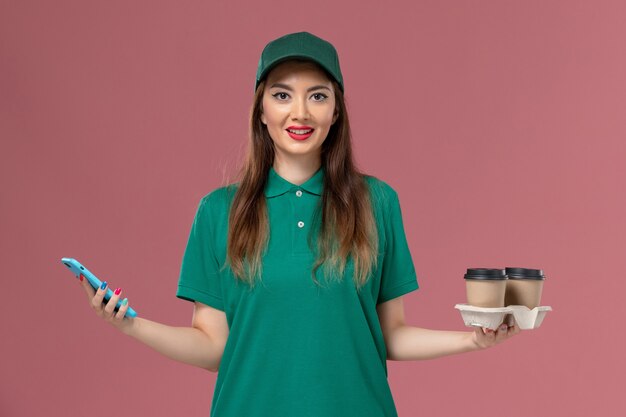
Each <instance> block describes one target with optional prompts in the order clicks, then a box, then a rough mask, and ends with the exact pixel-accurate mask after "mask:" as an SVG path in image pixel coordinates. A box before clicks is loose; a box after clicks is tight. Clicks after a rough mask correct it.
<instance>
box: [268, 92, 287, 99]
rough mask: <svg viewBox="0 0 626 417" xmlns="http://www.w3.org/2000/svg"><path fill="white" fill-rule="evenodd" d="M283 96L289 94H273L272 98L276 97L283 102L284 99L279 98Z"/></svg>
mask: <svg viewBox="0 0 626 417" xmlns="http://www.w3.org/2000/svg"><path fill="white" fill-rule="evenodd" d="M283 95H285V96H288V95H289V94H287V93H275V94H272V97H276V98H277V99H279V100H282V99H280V98H278V96H283Z"/></svg>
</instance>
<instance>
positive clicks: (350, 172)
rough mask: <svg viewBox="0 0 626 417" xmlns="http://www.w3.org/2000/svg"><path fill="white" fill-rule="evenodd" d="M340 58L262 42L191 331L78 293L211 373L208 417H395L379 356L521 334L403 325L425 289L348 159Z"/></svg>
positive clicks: (199, 246) (182, 286) (151, 342)
mask: <svg viewBox="0 0 626 417" xmlns="http://www.w3.org/2000/svg"><path fill="white" fill-rule="evenodd" d="M343 93H344V83H343V77H342V75H341V70H340V67H339V60H338V57H337V53H336V51H335V48H334V47H333V46H332V45H331V44H330V43H328V42H327V41H325V40H323V39H320V38H318V37H316V36H314V35H312V34H310V33H308V32H298V33H293V34H289V35H285V36H283V37H281V38H278V39H275V40H274V41H272V42H270V43H269V44H268V45H267V46H266V47H265V49H264V50H263V53H262V55H261V59H260V61H259V67H258V70H257V80H256V85H255V96H254V104H253V107H252V112H251V118H250V138H249V140H250V142H249V148H248V154H247V157H246V160H245V163H244V164H243V167H242V169H241V171H240V173H239V181H237V182H236V183H232V184H227V185H225V186H222V187H219V188H217V189H215V190H213V191H211V192H210V193H209V194H207V195H205V196H204V197H203V198H202V199H201V201H200V203H199V206H198V210H197V212H196V216H195V219H194V222H193V225H192V228H191V233H190V235H189V240H188V243H187V247H186V251H185V254H184V257H183V262H182V267H181V273H180V277H179V282H178V290H177V293H176V295H177V297H179V298H181V299H184V300H189V301H193V302H194V305H195V310H194V314H193V319H192V326H191V327H171V326H167V325H164V324H160V323H157V322H154V321H150V320H147V319H145V318H142V317H137V318H134V319H129V318H123V316H124V313H125V311H126V310H127V304H126V305H125V306H123V307H122V308H121V309H120V310H119V312H118V313H115V314H114V311H113V307H114V305H115V304H116V303H117V300H118V299H119V297H120V292H121V290H120V289H119V288H118V290H116V295H115V296H114V297H112V298H111V300H110V301H109V302H108V303H107V304H106V305H105V304H103V302H102V300H103V295H104V292H105V288H106V287H105V288H101V289H99V290H98V291H97V292H94V291H93V289H92V288H91V287H90V286H89V285H88V284H86V281H82V282H83V284H82V285H83V287H84V289H85V291H86V293H87V295H88V298H89V301H90V303H91V306H92V307H93V308H94V310H95V311H96V313H97V314H98V315H99V316H100V317H102V318H103V319H105V320H106V321H107V322H109V323H110V324H112V325H113V326H115V327H116V328H118V329H120V330H121V331H122V332H123V333H125V334H127V335H130V336H132V337H134V338H136V339H137V340H139V341H141V342H143V343H145V344H146V345H148V346H150V347H152V348H153V349H155V350H156V351H158V352H160V353H162V354H163V355H165V356H168V357H170V358H172V359H174V360H177V361H180V362H184V363H188V364H191V365H195V366H199V367H201V368H204V369H207V370H210V371H213V372H218V377H217V382H216V386H215V392H214V396H213V403H212V407H211V416H214V417H241V416H268V417H270V416H271V417H276V416H285V417H287V416H288V417H294V416H298V417H302V416H315V417H331V416H359V417H366V416H372V417H373V416H376V417H380V416H397V412H396V408H395V405H394V402H393V398H392V395H391V392H390V389H389V385H388V382H387V365H386V361H387V360H396V361H407V360H421V359H430V358H436V357H441V356H444V355H451V354H456V353H461V352H469V351H473V350H478V349H483V348H487V347H490V346H493V345H495V344H497V343H500V342H502V341H503V340H505V339H508V338H510V337H511V336H512V335H514V334H517V333H518V332H519V329H518V328H517V327H516V326H512V327H510V328H508V327H507V326H506V325H503V327H502V328H501V329H499V330H498V331H497V332H493V331H491V330H487V329H476V330H474V331H471V332H462V331H442V330H429V329H424V328H418V327H413V326H410V325H408V324H406V323H405V319H404V307H403V304H402V295H404V294H406V293H408V292H410V291H414V290H416V289H418V283H417V277H416V273H415V268H414V265H413V261H412V258H411V254H410V251H409V247H408V244H407V241H406V237H405V234H404V227H403V222H402V213H401V209H400V203H399V198H398V194H397V193H396V191H395V190H394V189H393V188H392V187H391V186H389V185H388V184H387V183H386V182H384V181H382V180H380V179H377V178H375V177H373V176H369V175H365V174H363V173H361V172H359V171H358V170H357V169H356V167H355V164H354V161H353V157H352V147H351V146H352V145H351V142H350V141H351V139H350V124H349V121H348V114H347V112H346V106H345V102H344V95H343Z"/></svg>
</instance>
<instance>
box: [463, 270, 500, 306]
mask: <svg viewBox="0 0 626 417" xmlns="http://www.w3.org/2000/svg"><path fill="white" fill-rule="evenodd" d="M464 278H465V288H466V292H467V303H468V304H469V305H472V306H476V307H504V295H505V292H506V282H507V276H506V274H505V272H504V269H494V268H468V269H467V273H466V274H465V276H464Z"/></svg>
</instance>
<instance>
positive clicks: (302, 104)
mask: <svg viewBox="0 0 626 417" xmlns="http://www.w3.org/2000/svg"><path fill="white" fill-rule="evenodd" d="M291 118H292V119H294V120H306V119H308V118H309V107H308V105H307V102H306V97H304V98H300V99H297V100H294V101H293V106H292V107H291Z"/></svg>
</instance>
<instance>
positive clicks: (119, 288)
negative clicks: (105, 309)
mask: <svg viewBox="0 0 626 417" xmlns="http://www.w3.org/2000/svg"><path fill="white" fill-rule="evenodd" d="M121 292H122V287H118V288H117V289H116V290H115V295H120V293H121Z"/></svg>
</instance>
